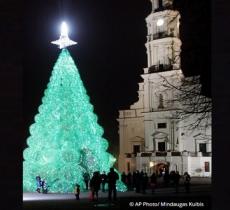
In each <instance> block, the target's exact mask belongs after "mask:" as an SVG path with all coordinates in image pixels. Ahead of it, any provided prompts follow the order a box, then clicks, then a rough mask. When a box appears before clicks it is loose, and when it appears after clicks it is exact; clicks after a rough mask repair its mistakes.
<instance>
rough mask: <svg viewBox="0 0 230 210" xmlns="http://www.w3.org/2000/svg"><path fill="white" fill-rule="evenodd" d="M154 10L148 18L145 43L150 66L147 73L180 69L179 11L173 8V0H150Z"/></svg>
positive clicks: (146, 69)
mask: <svg viewBox="0 0 230 210" xmlns="http://www.w3.org/2000/svg"><path fill="white" fill-rule="evenodd" d="M150 1H151V3H152V12H151V14H150V15H149V16H148V17H147V18H146V24H147V29H148V34H147V42H146V44H145V46H146V49H147V56H148V66H147V68H145V74H146V73H147V74H148V73H154V72H161V71H170V70H179V69H180V52H181V49H180V46H181V41H180V39H179V19H180V14H179V12H178V11H175V10H173V0H150Z"/></svg>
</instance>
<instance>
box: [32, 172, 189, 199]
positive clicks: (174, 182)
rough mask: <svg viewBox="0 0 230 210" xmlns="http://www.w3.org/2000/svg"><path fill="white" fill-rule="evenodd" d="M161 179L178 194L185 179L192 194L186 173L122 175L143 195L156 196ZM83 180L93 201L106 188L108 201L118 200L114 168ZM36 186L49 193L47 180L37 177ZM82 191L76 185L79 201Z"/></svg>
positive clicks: (75, 189)
mask: <svg viewBox="0 0 230 210" xmlns="http://www.w3.org/2000/svg"><path fill="white" fill-rule="evenodd" d="M160 178H161V179H163V184H164V186H165V187H169V186H173V187H174V188H175V192H176V193H178V191H179V183H180V179H183V182H184V187H185V191H186V192H187V193H189V192H190V181H191V177H190V175H189V174H188V173H187V172H185V173H184V175H183V176H181V175H180V174H179V172H178V171H171V172H170V173H169V171H168V170H164V171H163V172H161V173H159V174H156V173H152V174H151V176H148V174H147V173H146V172H143V171H141V172H139V171H138V170H136V171H135V172H133V173H131V172H129V173H128V174H126V173H125V172H123V173H122V174H121V181H122V182H123V183H124V184H126V186H127V188H128V190H130V191H132V190H134V191H135V192H136V193H143V194H145V193H146V190H147V189H151V192H152V194H154V193H155V189H156V188H157V187H159V185H160V184H159V179H160ZM83 179H84V182H85V189H84V190H86V191H87V190H89V189H90V199H91V200H98V191H99V190H101V191H102V192H105V191H106V186H107V189H108V199H109V200H112V195H113V200H116V199H117V190H116V182H117V180H118V179H119V175H118V173H117V172H116V171H115V170H114V168H110V172H109V173H108V174H106V173H105V171H104V172H103V173H102V174H100V172H99V171H95V172H94V173H93V175H92V177H91V178H90V174H89V173H84V174H83ZM36 184H37V192H38V193H41V192H42V193H47V192H48V185H47V183H46V181H45V180H42V179H41V177H40V176H37V177H36ZM161 184H162V183H161ZM80 191H81V190H80V185H79V184H76V185H75V188H74V193H75V196H76V199H77V200H79V199H80Z"/></svg>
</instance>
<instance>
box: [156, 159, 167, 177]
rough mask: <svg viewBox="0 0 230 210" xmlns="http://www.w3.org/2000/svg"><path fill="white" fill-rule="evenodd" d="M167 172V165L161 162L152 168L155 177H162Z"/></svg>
mask: <svg viewBox="0 0 230 210" xmlns="http://www.w3.org/2000/svg"><path fill="white" fill-rule="evenodd" d="M167 170H169V163H167V162H161V163H158V164H156V165H155V166H154V172H155V173H156V175H157V176H162V175H164V173H165V171H167Z"/></svg>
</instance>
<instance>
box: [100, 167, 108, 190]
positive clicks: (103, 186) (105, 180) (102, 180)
mask: <svg viewBox="0 0 230 210" xmlns="http://www.w3.org/2000/svg"><path fill="white" fill-rule="evenodd" d="M106 182H107V175H106V174H105V171H103V174H101V184H102V192H105V183H106Z"/></svg>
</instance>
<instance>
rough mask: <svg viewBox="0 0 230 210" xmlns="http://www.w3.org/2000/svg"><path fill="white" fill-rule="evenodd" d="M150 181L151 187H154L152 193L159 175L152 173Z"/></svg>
mask: <svg viewBox="0 0 230 210" xmlns="http://www.w3.org/2000/svg"><path fill="white" fill-rule="evenodd" d="M150 183H151V188H152V194H154V192H155V189H156V185H157V176H156V174H155V173H152V175H151V177H150Z"/></svg>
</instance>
